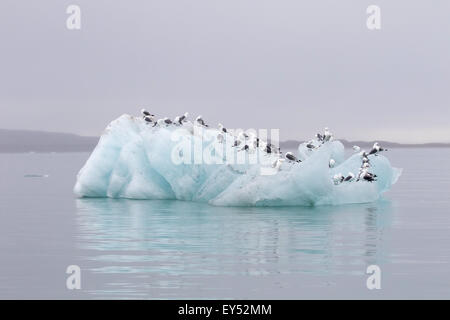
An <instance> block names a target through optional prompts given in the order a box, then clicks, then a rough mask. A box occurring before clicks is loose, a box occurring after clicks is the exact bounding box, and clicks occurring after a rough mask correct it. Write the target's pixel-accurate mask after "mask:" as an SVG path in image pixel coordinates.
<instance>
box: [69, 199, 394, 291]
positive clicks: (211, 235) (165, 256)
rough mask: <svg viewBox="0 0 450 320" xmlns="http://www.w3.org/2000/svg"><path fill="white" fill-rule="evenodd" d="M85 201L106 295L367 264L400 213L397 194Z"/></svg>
mask: <svg viewBox="0 0 450 320" xmlns="http://www.w3.org/2000/svg"><path fill="white" fill-rule="evenodd" d="M76 206H77V212H78V215H77V222H78V227H79V230H78V235H77V244H78V247H79V249H80V252H81V253H80V255H81V260H82V263H84V265H85V266H87V268H88V269H89V271H90V272H91V273H92V275H95V276H96V279H97V280H96V281H97V283H96V285H95V287H94V286H92V288H90V292H91V293H92V294H96V295H100V296H102V297H105V296H109V295H112V296H115V297H116V296H121V297H140V296H142V297H164V298H168V297H171V296H173V297H179V296H178V295H177V292H180V290H181V289H189V288H191V289H192V288H196V287H198V286H199V283H203V280H205V279H215V278H219V277H220V278H223V277H225V278H227V279H233V277H237V278H239V279H246V277H263V276H270V277H271V276H275V277H273V279H274V280H273V281H275V282H276V276H277V275H278V276H281V275H283V276H289V275H291V276H292V275H299V274H303V275H304V274H311V275H314V276H319V277H320V276H321V275H339V274H363V273H364V271H365V266H367V265H369V264H383V262H384V260H385V259H386V256H387V254H386V252H385V250H384V248H383V246H384V240H383V235H384V231H385V229H386V228H387V227H389V224H390V220H391V206H390V204H389V202H378V203H376V204H367V205H347V206H339V207H315V208H303V207H282V208H223V207H211V206H209V205H206V204H199V203H191V202H182V201H138V200H113V199H77V200H76ZM98 275H102V276H103V278H102V280H98V279H99V277H98ZM237 278H236V279H237ZM244 281H245V280H244ZM206 282H207V281H206ZM210 289H211V290H212V291H214V289H216V288H210ZM228 292H229V293H227V294H229V295H230V297H235V296H233V293H232V291H228ZM188 297H191V298H195V297H194V296H191V295H190V296H188ZM212 297H222V295H221V294H220V293H218V294H217V295H216V296H214V294H213V295H212Z"/></svg>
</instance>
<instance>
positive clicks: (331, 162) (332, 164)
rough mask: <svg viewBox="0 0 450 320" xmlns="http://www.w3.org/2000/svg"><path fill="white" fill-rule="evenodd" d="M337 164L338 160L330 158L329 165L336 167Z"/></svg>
mask: <svg viewBox="0 0 450 320" xmlns="http://www.w3.org/2000/svg"><path fill="white" fill-rule="evenodd" d="M335 164H336V161H334V159H330V162H329V163H328V167H330V168H334V165H335Z"/></svg>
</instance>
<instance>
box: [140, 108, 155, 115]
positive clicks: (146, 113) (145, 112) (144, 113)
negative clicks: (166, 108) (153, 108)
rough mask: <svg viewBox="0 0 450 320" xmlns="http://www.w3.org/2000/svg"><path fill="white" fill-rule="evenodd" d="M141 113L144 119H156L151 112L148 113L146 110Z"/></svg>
mask: <svg viewBox="0 0 450 320" xmlns="http://www.w3.org/2000/svg"><path fill="white" fill-rule="evenodd" d="M141 113H142V116H143V117H146V116H149V117H154V116H155V115H154V114H151V113H150V112H148V111H147V110H145V109H141Z"/></svg>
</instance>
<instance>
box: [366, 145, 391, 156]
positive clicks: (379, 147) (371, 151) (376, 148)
mask: <svg viewBox="0 0 450 320" xmlns="http://www.w3.org/2000/svg"><path fill="white" fill-rule="evenodd" d="M381 151H387V149H383V148H382V147H381V146H380V145H379V144H378V142H375V143H374V144H373V147H372V150H370V152H369V154H374V155H377V153H378V152H381Z"/></svg>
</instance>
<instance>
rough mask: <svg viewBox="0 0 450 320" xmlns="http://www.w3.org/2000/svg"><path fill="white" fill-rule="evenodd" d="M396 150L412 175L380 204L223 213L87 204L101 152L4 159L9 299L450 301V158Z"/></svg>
mask: <svg viewBox="0 0 450 320" xmlns="http://www.w3.org/2000/svg"><path fill="white" fill-rule="evenodd" d="M388 156H389V158H390V159H391V161H392V163H393V165H394V166H397V167H403V168H404V171H403V175H402V177H401V178H400V180H399V182H398V184H397V185H395V186H394V188H393V190H391V191H390V192H389V193H388V194H386V197H385V198H384V199H382V200H380V201H378V202H376V203H370V204H362V205H346V206H339V207H314V208H302V207H282V208H223V207H211V206H208V205H206V204H198V203H190V202H182V201H138V200H112V199H76V198H74V196H73V195H72V187H73V184H74V181H75V175H76V173H77V171H78V170H79V168H80V167H81V166H82V164H83V163H84V161H85V160H86V159H87V157H88V154H85V153H74V154H0V164H1V166H0V170H1V171H0V174H1V177H2V180H1V181H0V209H1V211H0V212H1V213H0V218H1V219H2V220H1V221H2V222H1V224H0V254H1V265H0V297H1V298H63V299H72V298H88V299H90V298H124V299H126V298H145V299H151V298H155V299H170V298H207V299H213V298H244V299H245V298H273V299H281V298H286V299H300V298H367V299H371V298H375V299H379V298H450V276H449V275H448V270H449V267H450V250H448V245H449V244H450V242H449V240H450V232H449V231H450V230H449V229H450V216H449V208H450V199H449V190H450V172H449V170H448V169H445V168H444V169H441V167H442V163H443V162H444V161H445V160H446V159H448V157H449V156H450V150H448V149H427V150H425V149H403V150H391V151H390V152H389V154H388ZM47 175H48V176H47ZM73 264H75V265H78V266H80V268H81V283H82V288H81V290H68V289H66V278H67V276H68V275H67V274H66V273H65V270H66V268H67V266H69V265H73ZM372 264H376V265H379V266H380V268H381V271H382V278H381V279H382V280H381V286H382V288H381V289H380V290H368V289H367V287H366V279H367V277H368V275H367V274H366V273H365V272H366V268H367V266H369V265H372Z"/></svg>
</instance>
